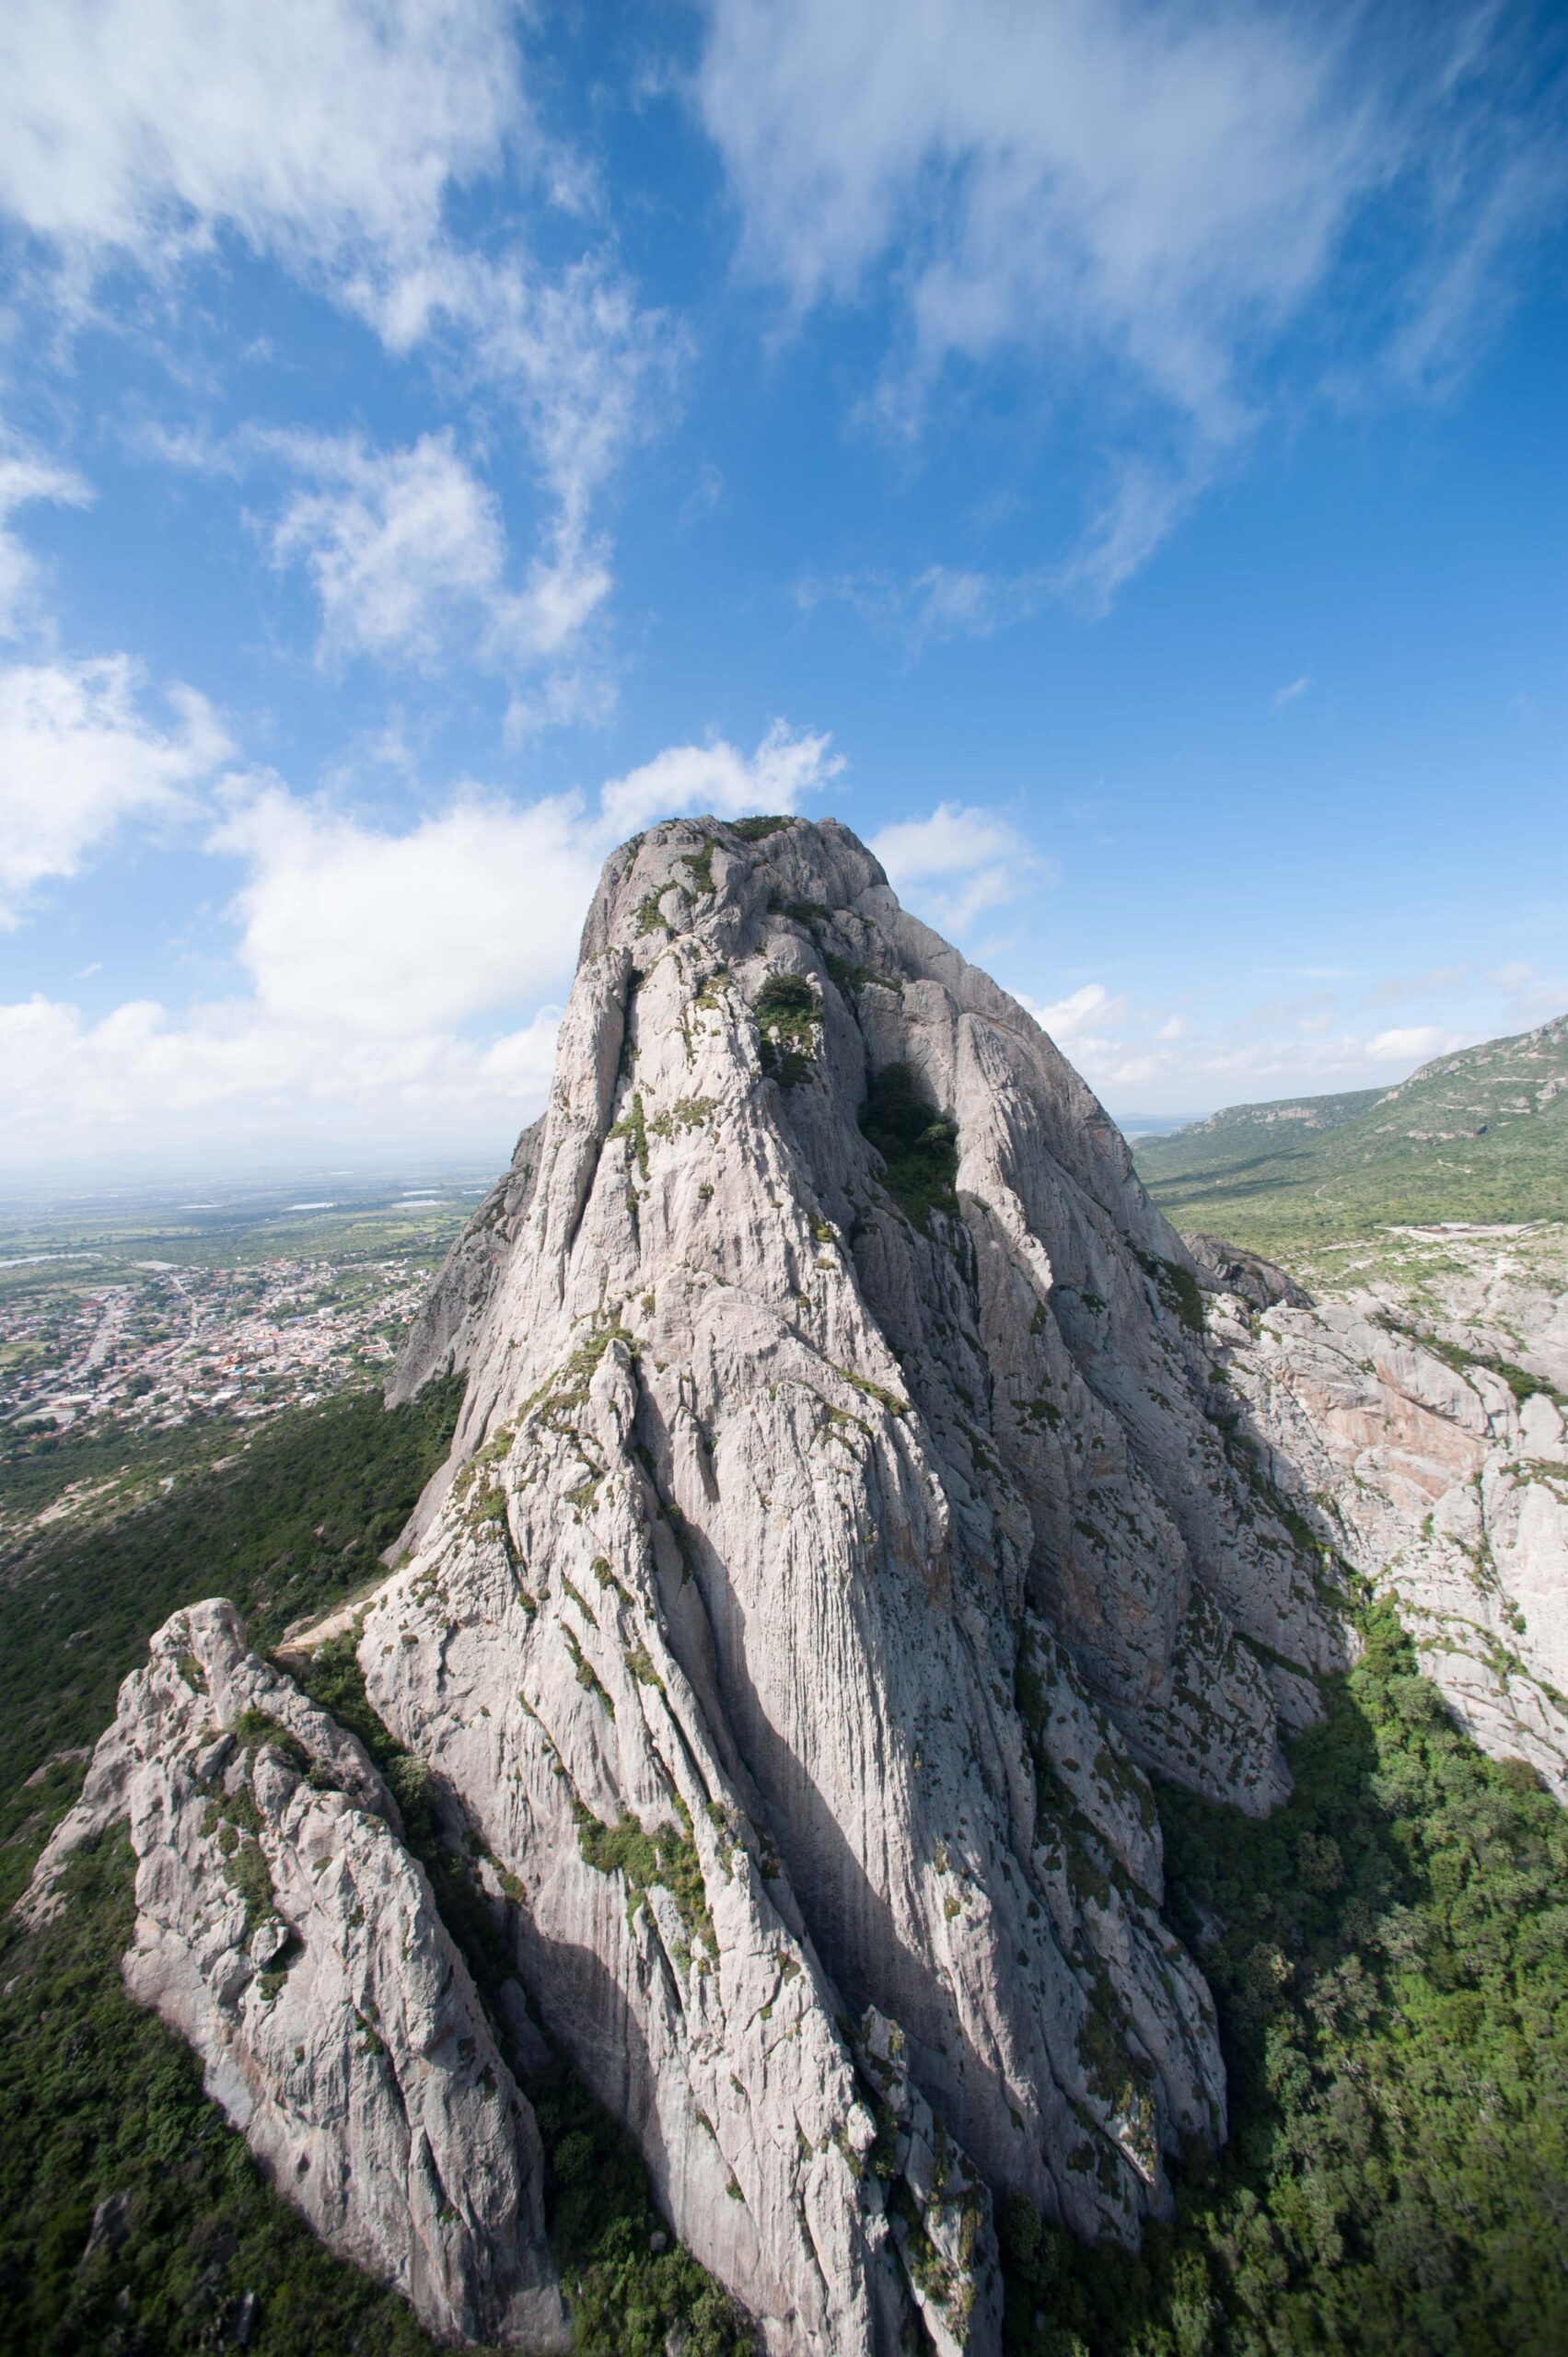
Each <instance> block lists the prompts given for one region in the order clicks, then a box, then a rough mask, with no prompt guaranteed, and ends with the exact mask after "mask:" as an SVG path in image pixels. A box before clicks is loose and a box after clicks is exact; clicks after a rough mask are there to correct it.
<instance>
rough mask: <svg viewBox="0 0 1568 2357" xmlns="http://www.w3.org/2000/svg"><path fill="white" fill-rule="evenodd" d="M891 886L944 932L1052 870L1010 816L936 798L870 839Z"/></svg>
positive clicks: (961, 927)
mask: <svg viewBox="0 0 1568 2357" xmlns="http://www.w3.org/2000/svg"><path fill="white" fill-rule="evenodd" d="M870 847H871V849H872V851H873V852H874V853H876V855H877V858H878V859H879V860H880V861H881V863H882V865H883V866H884V867H885V868H886V869H887V871H888V880H889V883H890V884H891V885H892V887H893V889H894V890H895V891H896V892H898V893H900V895H901V896H902V897H903V898H904V899H906V900H908V899H909V897H910V894H911V891H912V892H913V896H914V898H915V900H918V901H919V902H920V904H921V909H922V911H924V912H925V913H928V914H929V916H930V919H931V922H932V923H934V924H935V925H936V926H937V927H938V929H939V930H941V931H943V932H946V933H953V934H963V933H967V932H969V931H970V928H971V926H973V925H974V924H975V923H976V922H977V921H978V920H979V919H980V918H981V916H983V915H985V914H986V913H987V911H990V910H992V909H997V908H1001V907H1003V906H1005V903H1006V902H1007V901H1009V900H1016V899H1017V897H1018V896H1019V894H1020V893H1022V892H1025V891H1028V889H1029V888H1031V887H1032V886H1033V885H1034V884H1036V883H1038V882H1039V881H1040V878H1041V877H1043V876H1046V875H1048V874H1049V873H1050V866H1049V863H1048V862H1046V861H1043V860H1041V859H1040V858H1039V857H1038V856H1037V855H1036V853H1034V852H1033V851H1032V850H1031V849H1030V847H1029V845H1028V842H1027V841H1026V840H1025V838H1024V836H1023V835H1022V834H1020V832H1019V831H1018V829H1017V828H1016V826H1014V824H1013V823H1012V821H1011V820H1010V819H1005V818H1002V817H1001V816H1000V815H999V814H998V813H997V812H995V811H993V810H981V809H974V808H966V807H964V806H963V805H962V804H960V803H958V802H941V803H938V804H937V806H936V808H935V810H933V811H932V812H931V814H930V816H929V817H928V818H924V819H900V820H898V821H897V822H896V823H895V824H894V825H893V826H890V827H883V828H882V829H881V830H879V832H877V834H875V835H873V836H872V838H871V846H870Z"/></svg>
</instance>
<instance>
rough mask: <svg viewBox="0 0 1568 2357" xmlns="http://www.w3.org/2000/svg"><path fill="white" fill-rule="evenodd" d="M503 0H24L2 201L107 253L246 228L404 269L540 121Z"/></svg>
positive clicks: (9, 83)
mask: <svg viewBox="0 0 1568 2357" xmlns="http://www.w3.org/2000/svg"><path fill="white" fill-rule="evenodd" d="M525 121H526V117H525V110H524V104H523V96H522V88H521V82H520V77H519V71H518V64H517V53H516V50H515V48H514V45H513V41H512V38H511V11H510V10H509V9H508V8H507V7H506V6H504V5H503V0H380V5H373V0H268V5H267V6H264V7H258V6H253V5H251V0H154V5H152V6H148V5H146V0H13V5H12V6H11V7H10V8H9V9H8V10H7V11H6V17H5V22H4V29H3V30H0V205H4V207H5V209H6V211H7V212H9V213H11V214H12V215H14V216H15V217H16V218H17V219H18V220H20V221H22V222H23V223H25V224H26V226H28V227H29V229H30V230H32V231H33V232H34V234H35V235H36V236H38V237H40V238H45V239H47V240H49V241H50V242H51V243H52V245H54V246H56V247H58V248H62V249H64V250H68V251H72V252H75V253H76V254H78V255H81V256H83V257H85V258H86V259H87V261H90V262H93V263H96V262H97V261H98V260H99V258H100V257H101V256H103V255H105V254H107V253H109V252H111V251H118V252H119V253H121V254H122V255H124V256H127V257H128V258H130V259H131V260H133V261H136V262H139V263H141V264H142V265H144V266H145V267H148V268H154V269H156V268H158V267H160V266H164V265H167V264H168V263H169V262H171V261H177V260H178V259H180V257H181V256H182V255H183V254H184V253H185V252H187V251H188V250H190V248H191V247H192V245H193V244H200V243H203V242H210V241H211V239H212V238H214V237H215V235H216V234H217V233H218V232H219V231H220V230H223V229H228V230H230V231H232V232H233V233H234V234H235V235H237V236H238V237H239V238H243V239H244V241H245V242H246V243H247V244H248V245H249V246H250V247H251V249H252V250H255V251H257V252H268V251H271V252H276V253H279V254H280V255H281V256H282V257H283V258H284V259H285V261H287V262H289V263H290V264H291V266H293V267H295V268H299V269H306V270H325V271H329V272H331V273H334V274H344V273H358V274H363V275H364V276H366V277H367V278H369V279H373V280H374V281H375V282H376V283H377V284H379V285H381V286H383V287H385V288H389V287H390V286H391V285H392V284H395V283H396V280H397V279H398V277H399V276H400V275H402V274H404V273H408V272H410V271H412V270H413V269H415V268H417V267H419V266H420V265H422V264H427V262H428V260H429V257H430V255H431V253H432V251H433V250H438V248H439V246H440V243H441V239H442V233H443V216H444V212H445V207H446V203H447V195H448V192H450V191H451V190H452V189H453V188H455V187H459V186H461V185H462V184H464V183H465V182H469V181H471V180H475V179H476V178H478V177H479V176H480V175H482V174H483V173H486V172H489V171H491V170H493V169H494V168H495V166H496V165H497V164H498V163H499V161H500V159H501V157H502V154H503V151H504V149H505V145H506V143H507V141H508V140H509V139H513V138H516V137H517V135H518V134H519V133H520V132H521V131H522V130H523V128H524V125H525Z"/></svg>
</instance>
